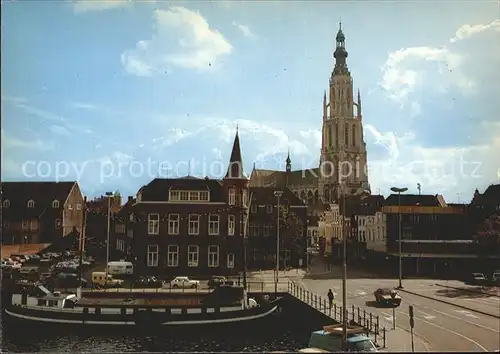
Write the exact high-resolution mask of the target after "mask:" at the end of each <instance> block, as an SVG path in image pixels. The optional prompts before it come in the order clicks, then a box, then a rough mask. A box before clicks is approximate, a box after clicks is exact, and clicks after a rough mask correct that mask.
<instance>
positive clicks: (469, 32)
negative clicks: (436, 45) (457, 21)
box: [450, 20, 500, 43]
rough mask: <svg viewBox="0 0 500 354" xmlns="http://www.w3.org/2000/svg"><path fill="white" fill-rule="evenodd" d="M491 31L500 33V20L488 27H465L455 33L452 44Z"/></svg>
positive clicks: (451, 39)
mask: <svg viewBox="0 0 500 354" xmlns="http://www.w3.org/2000/svg"><path fill="white" fill-rule="evenodd" d="M489 29H491V30H494V31H497V32H500V20H495V21H493V22H491V23H489V24H487V25H483V24H477V25H469V24H467V25H463V26H461V27H460V28H459V29H458V30H457V32H456V33H455V37H453V38H450V43H455V42H457V41H459V40H462V39H467V38H469V37H472V36H474V35H476V34H479V33H481V32H484V31H486V30H489Z"/></svg>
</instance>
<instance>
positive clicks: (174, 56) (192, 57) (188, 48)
mask: <svg viewBox="0 0 500 354" xmlns="http://www.w3.org/2000/svg"><path fill="white" fill-rule="evenodd" d="M154 21H155V33H154V34H153V36H152V38H151V39H149V40H141V41H139V42H137V44H136V46H135V48H134V49H130V50H127V51H125V52H123V53H122V55H121V61H122V64H123V65H124V67H125V69H126V70H127V71H128V72H129V73H131V74H134V75H137V76H151V75H155V74H164V73H165V72H168V71H169V70H171V69H172V68H173V67H181V68H187V69H197V70H200V71H210V70H212V69H214V68H215V67H216V66H217V65H218V63H219V60H220V58H221V57H223V56H225V55H228V54H230V53H231V51H232V49H233V47H232V45H231V44H230V43H229V42H228V41H227V40H226V38H225V37H224V35H222V33H220V32H219V31H217V30H215V29H212V28H210V26H209V24H208V22H207V20H206V19H205V18H204V17H203V16H202V15H201V14H200V13H199V12H194V11H191V10H188V9H186V8H185V7H181V6H172V7H170V8H169V9H168V10H156V11H155V14H154Z"/></svg>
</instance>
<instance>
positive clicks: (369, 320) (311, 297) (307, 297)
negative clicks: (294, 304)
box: [288, 281, 386, 348]
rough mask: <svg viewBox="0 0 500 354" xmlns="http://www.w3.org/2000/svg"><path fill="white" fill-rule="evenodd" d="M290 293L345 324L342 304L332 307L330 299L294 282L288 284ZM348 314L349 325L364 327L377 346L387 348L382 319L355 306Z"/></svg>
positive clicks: (352, 306)
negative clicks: (381, 324)
mask: <svg viewBox="0 0 500 354" xmlns="http://www.w3.org/2000/svg"><path fill="white" fill-rule="evenodd" d="M288 293H289V294H290V295H292V296H294V297H295V298H297V299H298V300H300V301H302V302H304V303H305V304H307V305H309V306H310V307H312V308H313V309H315V310H316V311H319V312H321V313H323V314H325V315H326V316H328V317H329V318H331V319H333V320H334V321H335V322H337V323H343V321H344V318H343V311H342V305H341V304H340V305H338V304H337V303H335V302H333V303H332V306H331V307H330V304H329V302H328V299H326V298H324V297H322V296H320V295H318V294H314V293H313V292H311V291H309V290H307V289H306V288H304V287H302V286H300V285H298V284H297V283H294V282H293V281H290V282H289V283H288ZM346 312H347V321H349V323H351V324H355V325H358V326H361V327H363V328H364V329H365V330H366V332H367V333H369V334H371V335H372V336H373V338H374V342H375V344H377V345H378V346H381V347H383V348H385V347H386V328H385V327H380V318H379V316H378V315H373V314H372V313H371V312H367V311H366V309H360V308H359V306H354V305H351V306H348V308H347V311H346Z"/></svg>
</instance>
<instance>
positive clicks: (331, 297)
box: [327, 289, 335, 316]
mask: <svg viewBox="0 0 500 354" xmlns="http://www.w3.org/2000/svg"><path fill="white" fill-rule="evenodd" d="M327 296H328V305H329V306H330V316H331V315H332V306H333V299H334V298H335V297H334V295H333V291H332V289H328V294H327Z"/></svg>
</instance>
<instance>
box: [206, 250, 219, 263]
mask: <svg viewBox="0 0 500 354" xmlns="http://www.w3.org/2000/svg"><path fill="white" fill-rule="evenodd" d="M208 266H209V267H210V268H216V267H218V266H219V246H217V245H210V246H208Z"/></svg>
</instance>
